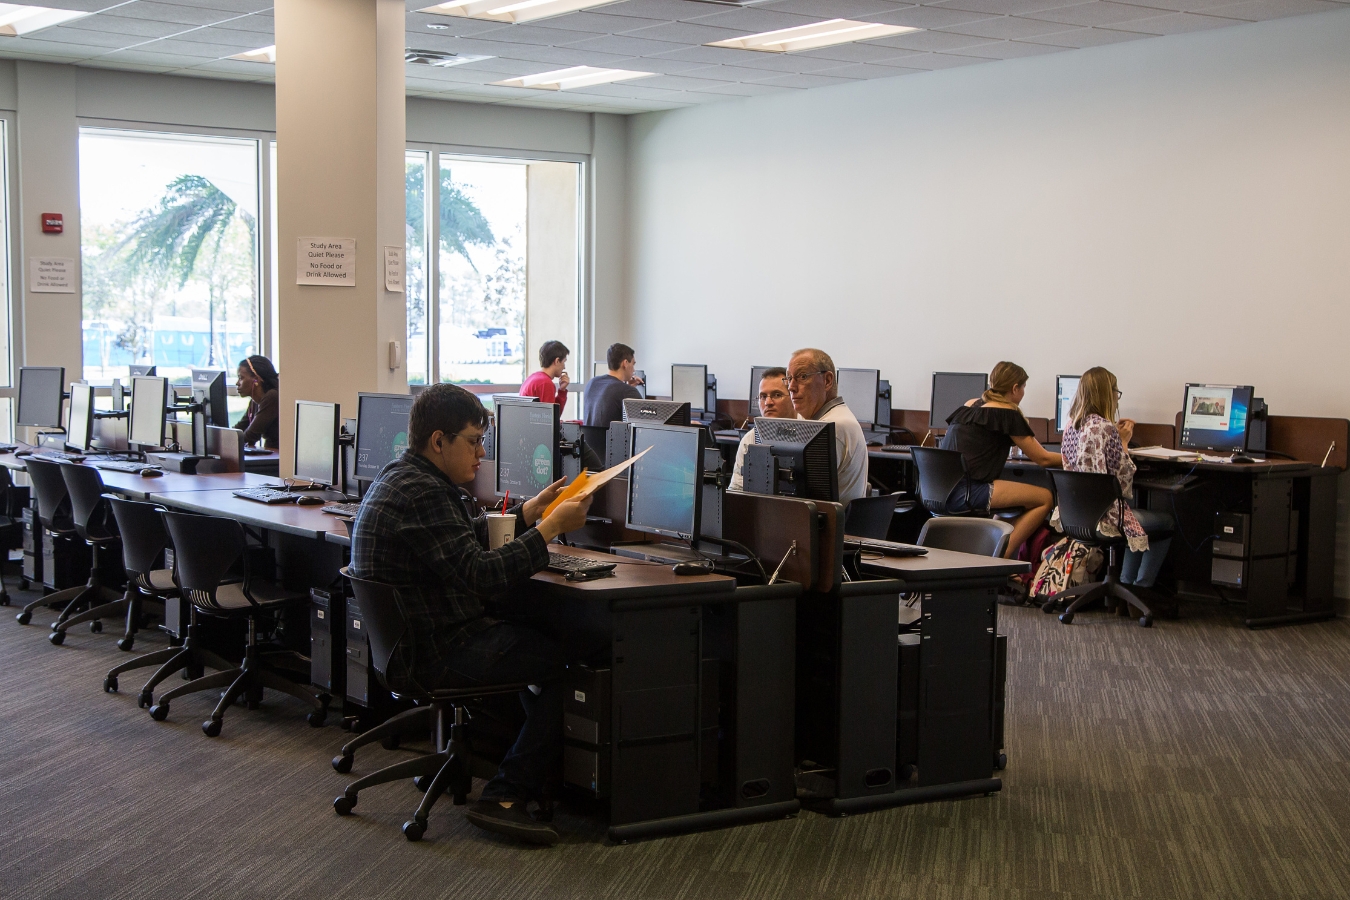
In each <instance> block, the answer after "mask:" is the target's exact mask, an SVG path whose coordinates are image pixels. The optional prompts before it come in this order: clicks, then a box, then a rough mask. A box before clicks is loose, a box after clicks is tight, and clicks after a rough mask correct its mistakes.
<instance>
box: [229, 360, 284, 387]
mask: <svg viewBox="0 0 1350 900" xmlns="http://www.w3.org/2000/svg"><path fill="white" fill-rule="evenodd" d="M239 365H240V366H241V367H243V368H245V369H248V370H249V371H250V372H252V373H253V374H254V376H256V377H257V379H258V380H259V381H261V382H262V386H263V393H266V392H268V391H275V390H277V389H278V386H279V385H280V384H281V376H279V375H277V368H276V366H274V365H272V361H271V360H270V359H268V358H267V357H265V356H250V357H247V358H245V359H244V360H243V361H241V362H240V363H239Z"/></svg>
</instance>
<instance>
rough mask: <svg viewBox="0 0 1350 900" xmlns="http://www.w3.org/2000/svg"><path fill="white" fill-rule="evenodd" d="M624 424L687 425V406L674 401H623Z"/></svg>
mask: <svg viewBox="0 0 1350 900" xmlns="http://www.w3.org/2000/svg"><path fill="white" fill-rule="evenodd" d="M623 420H624V421H625V422H657V423H659V424H662V425H688V424H689V422H690V418H689V404H688V403H677V402H675V401H674V400H632V399H629V400H625V401H623Z"/></svg>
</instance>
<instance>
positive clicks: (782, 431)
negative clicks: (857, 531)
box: [755, 418, 839, 503]
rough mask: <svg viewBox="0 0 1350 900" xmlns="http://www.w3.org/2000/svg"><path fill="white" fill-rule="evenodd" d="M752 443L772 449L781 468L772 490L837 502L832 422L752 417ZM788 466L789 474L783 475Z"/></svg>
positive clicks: (805, 497) (837, 462) (837, 479)
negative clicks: (753, 427)
mask: <svg viewBox="0 0 1350 900" xmlns="http://www.w3.org/2000/svg"><path fill="white" fill-rule="evenodd" d="M755 443H756V444H767V445H768V446H769V447H770V448H772V450H773V455H774V457H775V458H776V459H777V461H778V463H777V464H778V466H779V467H780V470H779V471H778V472H776V473H775V479H776V482H777V483H776V485H775V487H774V491H773V493H775V494H780V495H782V496H787V497H800V498H801V499H803V500H826V501H829V502H831V503H838V502H839V457H838V450H837V448H836V445H835V443H834V423H833V422H818V421H815V420H812V419H765V418H759V419H756V420H755ZM782 470H787V472H790V473H791V475H790V476H789V477H783V475H785V474H786V472H784V471H782Z"/></svg>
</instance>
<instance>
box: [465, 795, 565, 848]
mask: <svg viewBox="0 0 1350 900" xmlns="http://www.w3.org/2000/svg"><path fill="white" fill-rule="evenodd" d="M464 818H466V819H468V820H469V821H470V822H472V823H473V824H475V825H477V826H478V827H479V828H481V829H483V830H484V831H491V832H492V833H493V834H503V835H506V836H507V837H509V838H515V839H516V840H518V841H524V842H525V843H527V844H543V845H544V846H548V847H552V846H553V845H554V844H556V843H558V832H557V831H555V830H554V828H553V826H552V825H549V824H548V823H546V822H539V821H537V820H535V819H534V818H532V817H531V816H530V814H529V813H528V812H527V811H526V810H525V802H524V801H523V800H503V801H498V800H479V801H478V802H477V803H475V804H474V805H473V806H471V807H469V809H468V811H467V812H465V813H464Z"/></svg>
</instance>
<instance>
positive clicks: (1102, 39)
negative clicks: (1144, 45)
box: [1036, 28, 1149, 50]
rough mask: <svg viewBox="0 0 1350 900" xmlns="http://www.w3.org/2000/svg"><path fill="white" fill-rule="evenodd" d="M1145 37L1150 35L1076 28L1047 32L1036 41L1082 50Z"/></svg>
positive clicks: (1104, 29)
mask: <svg viewBox="0 0 1350 900" xmlns="http://www.w3.org/2000/svg"><path fill="white" fill-rule="evenodd" d="M1145 37H1149V35H1146V34H1137V33H1135V32H1131V31H1113V30H1112V29H1109V28H1075V29H1073V30H1071V31H1061V32H1059V33H1058V34H1047V35H1045V36H1044V37H1038V38H1036V42H1037V43H1039V44H1050V45H1052V46H1055V47H1065V48H1070V49H1074V50H1080V49H1082V48H1084V47H1101V46H1105V45H1106V44H1119V43H1123V42H1124V41H1135V40H1139V39H1140V38H1145Z"/></svg>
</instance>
